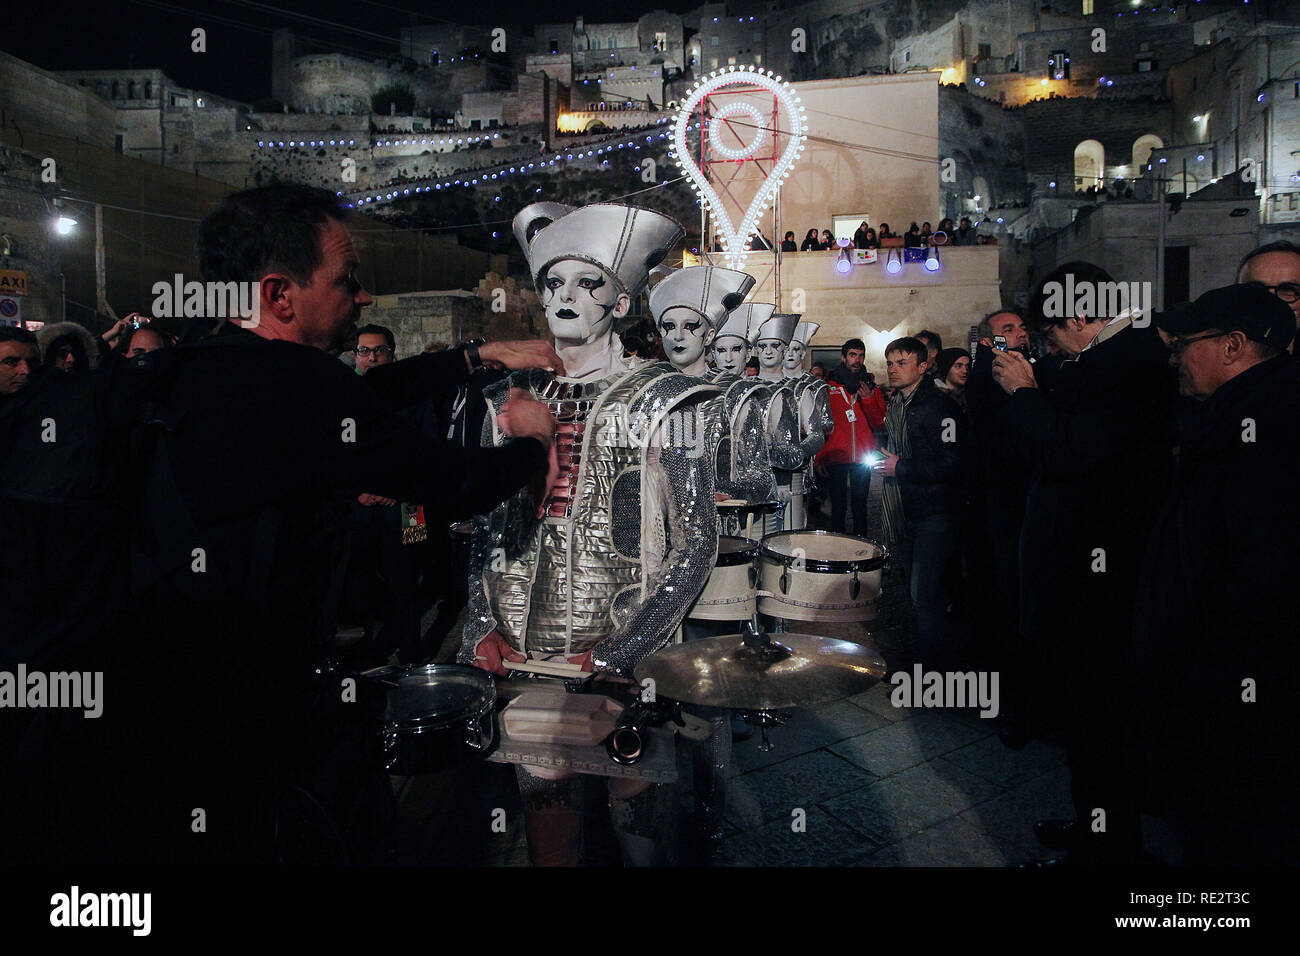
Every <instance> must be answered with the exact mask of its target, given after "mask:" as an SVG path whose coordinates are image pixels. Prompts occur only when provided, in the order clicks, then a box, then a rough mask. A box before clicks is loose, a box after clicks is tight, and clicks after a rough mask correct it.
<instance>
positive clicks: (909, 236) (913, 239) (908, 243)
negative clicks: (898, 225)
mask: <svg viewBox="0 0 1300 956" xmlns="http://www.w3.org/2000/svg"><path fill="white" fill-rule="evenodd" d="M903 245H904V246H905V247H907V248H908V249H915V248H916V247H917V246H921V245H924V243H923V242H921V229H920V227H919V226H918V225H917V224H916V223H915V222H913V223H912V224H911V225H910V226H908V227H907V232H906V234H904V236H903Z"/></svg>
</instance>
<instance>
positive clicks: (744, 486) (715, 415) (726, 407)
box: [704, 370, 776, 501]
mask: <svg viewBox="0 0 1300 956" xmlns="http://www.w3.org/2000/svg"><path fill="white" fill-rule="evenodd" d="M704 379H705V381H708V382H712V383H713V384H714V385H717V386H718V387H719V388H722V389H724V391H723V393H722V394H721V395H720V396H718V397H717V398H712V399H709V401H708V402H706V403H705V405H704V416H705V427H706V429H708V434H709V436H710V442H709V443H710V447H712V448H713V449H714V454H713V460H714V467H715V469H716V481H715V486H716V488H717V490H718V491H721V492H725V493H726V494H728V495H731V497H733V498H739V499H741V500H743V501H775V500H776V478H775V477H774V475H773V473H772V454H771V452H770V451H769V450H768V438H767V408H768V406H769V404H770V403H771V390H770V389H769V388H768V385H769V383H768V382H764V381H763V380H762V379H760V378H757V377H755V376H752V375H732V374H730V373H728V372H724V371H721V370H717V371H713V372H710V373H709V374H708V375H706V376H704Z"/></svg>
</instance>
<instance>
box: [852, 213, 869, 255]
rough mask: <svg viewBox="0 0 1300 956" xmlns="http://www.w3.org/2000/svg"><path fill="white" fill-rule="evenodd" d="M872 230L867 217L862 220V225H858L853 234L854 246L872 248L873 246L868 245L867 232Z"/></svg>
mask: <svg viewBox="0 0 1300 956" xmlns="http://www.w3.org/2000/svg"><path fill="white" fill-rule="evenodd" d="M870 232H871V227H870V226H868V225H867V221H866V220H865V219H864V220H862V225H860V226H858V230H857V232H855V233H854V234H853V248H854V249H870V248H871V247H870V246H868V245H867V234H868V233H870Z"/></svg>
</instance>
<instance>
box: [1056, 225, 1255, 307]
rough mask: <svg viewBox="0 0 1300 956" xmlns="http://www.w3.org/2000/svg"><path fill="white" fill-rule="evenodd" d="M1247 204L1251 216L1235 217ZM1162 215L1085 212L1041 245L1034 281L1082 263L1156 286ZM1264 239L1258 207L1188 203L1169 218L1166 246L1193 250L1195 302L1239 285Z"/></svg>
mask: <svg viewBox="0 0 1300 956" xmlns="http://www.w3.org/2000/svg"><path fill="white" fill-rule="evenodd" d="M1243 205H1244V206H1247V207H1249V209H1250V212H1249V214H1248V215H1245V216H1233V215H1232V211H1233V210H1234V209H1237V208H1241V207H1242V206H1243ZM1157 210H1158V206H1157V204H1156V203H1151V202H1147V203H1141V202H1107V203H1103V204H1101V205H1099V206H1095V207H1091V208H1090V209H1086V210H1083V209H1081V210H1080V211H1079V216H1078V218H1077V219H1076V220H1075V221H1074V223H1073V224H1071V225H1069V226H1067V227H1066V228H1064V229H1062V230H1060V231H1059V232H1057V233H1055V234H1054V235H1051V236H1048V237H1047V238H1046V239H1044V240H1042V241H1041V242H1039V243H1036V244H1035V246H1034V278H1035V279H1037V278H1039V277H1041V276H1043V275H1044V274H1046V273H1047V272H1049V271H1051V270H1052V269H1053V268H1055V267H1056V266H1058V265H1060V264H1061V263H1065V262H1070V261H1073V260H1076V259H1081V260H1084V261H1086V262H1092V263H1095V264H1096V265H1099V266H1101V267H1102V268H1103V269H1105V270H1107V271H1108V272H1109V273H1110V274H1111V275H1112V276H1114V277H1115V279H1116V280H1118V281H1121V282H1151V283H1153V284H1154V283H1155V282H1156V280H1157V273H1156V235H1157V230H1158V222H1157V219H1156V216H1157V214H1158V212H1157ZM1258 235H1259V222H1258V218H1257V216H1256V214H1255V207H1254V204H1253V203H1251V202H1247V203H1242V202H1241V201H1239V200H1232V199H1229V200H1209V201H1205V200H1188V201H1186V202H1184V203H1182V205H1181V207H1180V209H1179V211H1178V212H1177V213H1170V214H1169V220H1168V222H1167V224H1166V226H1165V245H1166V247H1172V246H1186V247H1189V249H1190V251H1189V253H1188V256H1189V273H1190V283H1191V290H1190V296H1191V298H1193V299H1195V298H1196V297H1197V296H1199V295H1200V294H1201V293H1203V292H1207V291H1209V290H1210V289H1217V288H1219V287H1220V286H1225V285H1231V284H1232V283H1233V282H1235V281H1236V272H1237V264H1238V263H1239V262H1240V261H1241V258H1242V256H1244V255H1245V254H1246V253H1247V252H1249V251H1250V250H1251V249H1253V248H1254V247H1255V245H1256V243H1257V237H1258ZM1173 304H1174V303H1173V302H1166V303H1165V305H1166V306H1169V305H1173Z"/></svg>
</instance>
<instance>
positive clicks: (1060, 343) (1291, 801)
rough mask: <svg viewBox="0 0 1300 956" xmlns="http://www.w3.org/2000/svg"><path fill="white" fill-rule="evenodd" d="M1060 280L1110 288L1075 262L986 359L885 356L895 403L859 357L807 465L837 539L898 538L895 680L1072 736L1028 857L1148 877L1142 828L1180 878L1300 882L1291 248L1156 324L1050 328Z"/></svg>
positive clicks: (1034, 732)
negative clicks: (935, 679)
mask: <svg viewBox="0 0 1300 956" xmlns="http://www.w3.org/2000/svg"><path fill="white" fill-rule="evenodd" d="M941 225H944V223H941ZM963 225H965V223H963ZM882 229H883V226H882ZM914 229H916V232H917V234H918V235H919V234H921V233H922V232H923V228H921V229H917V228H916V224H915V223H914V224H912V228H909V233H911V232H913V230H914ZM959 229H960V227H959ZM1067 276H1068V277H1069V280H1068V281H1071V282H1073V283H1076V287H1078V286H1080V285H1082V284H1089V283H1091V284H1099V283H1106V282H1111V281H1113V280H1112V277H1111V276H1110V275H1108V274H1107V273H1106V272H1105V271H1104V270H1102V269H1100V268H1098V267H1096V266H1094V265H1091V264H1089V263H1084V262H1072V263H1067V264H1065V265H1063V266H1061V267H1059V268H1058V269H1057V270H1055V271H1053V272H1052V273H1050V274H1049V275H1047V276H1045V277H1044V278H1043V280H1042V282H1040V283H1039V285H1038V287H1037V288H1036V289H1035V290H1034V291H1033V293H1032V295H1031V297H1030V301H1029V306H1028V308H1027V310H1026V311H1025V312H1024V313H1023V314H1022V313H1021V312H1019V311H1017V310H1014V309H1005V310H999V311H996V312H994V313H992V314H990V315H987V316H985V317H984V318H983V319H982V320H981V321H980V322H979V325H978V331H977V332H976V333H975V334H974V338H975V340H976V341H975V344H974V347H973V354H972V351H968V350H967V349H966V348H946V349H945V348H943V343H942V341H941V340H940V337H939V336H938V335H937V334H935V333H934V332H930V331H922V332H918V333H917V334H916V335H914V336H908V337H903V338H899V339H895V340H894V341H892V342H890V343H889V344H888V345H887V346H886V347H885V350H884V354H883V355H882V356H876V357H875V358H876V359H877V360H879V359H880V358H883V359H884V363H885V367H886V369H887V370H888V377H889V381H888V385H877V384H876V383H875V382H874V381H873V380H872V379H871V376H870V375H869V374H868V373H865V372H864V371H863V355H864V346H863V343H862V340H860V339H856V338H855V339H849V340H848V341H847V342H845V343H844V345H843V348H842V352H841V355H842V362H841V364H840V365H839V366H837V367H836V368H834V369H833V370H831V371H830V373H829V375H828V376H827V381H828V382H829V383H830V404H831V410H832V416H833V418H834V421H835V427H834V429H833V430H832V432H831V435H830V437H829V438H828V440H827V443H826V447H825V449H824V450H823V452H822V453H821V454H820V455H819V456H818V459H817V461H818V472H819V474H820V475H821V477H822V481H823V483H824V484H826V485H828V486H829V488H828V491H829V497H830V503H831V515H830V528H831V530H834V531H841V532H843V531H850V532H852V533H853V534H856V535H860V536H863V537H868V538H871V539H873V540H879V541H881V542H883V543H884V544H885V545H886V546H887V547H888V548H889V550H890V553H891V556H892V557H891V564H892V566H893V567H894V568H896V569H897V573H898V574H899V575H900V583H901V584H902V585H903V586H905V587H906V588H907V589H908V594H909V596H910V598H911V602H912V605H913V609H914V610H915V632H914V643H913V645H912V652H911V657H910V658H909V659H906V660H898V661H894V660H891V662H890V663H891V667H897V668H898V669H900V670H906V669H907V668H908V666H909V665H910V664H911V663H912V661H913V660H914V661H916V662H922V663H923V664H924V666H925V667H926V668H932V669H936V670H944V669H962V668H967V667H977V668H981V669H988V670H991V671H994V672H997V673H998V674H1000V676H1001V695H1002V701H1001V714H1002V716H1001V720H1002V731H1001V734H1000V736H1001V738H1002V740H1003V742H1004V743H1005V744H1006V745H1007V746H1008V747H1012V748H1014V749H1019V748H1022V747H1024V746H1025V745H1026V743H1027V742H1028V741H1029V740H1031V739H1033V738H1036V737H1049V738H1052V739H1057V740H1060V741H1061V742H1062V743H1063V745H1064V748H1065V752H1066V756H1067V759H1068V763H1069V768H1070V776H1071V793H1072V797H1073V800H1074V805H1075V815H1074V817H1073V819H1064V820H1044V821H1038V822H1037V823H1035V824H1034V825H1033V827H1032V830H1033V832H1034V833H1035V835H1036V836H1037V837H1038V839H1039V840H1040V842H1041V843H1042V844H1043V845H1044V847H1046V848H1048V849H1051V850H1058V851H1063V853H1062V855H1060V856H1056V857H1052V858H1050V859H1048V860H1046V861H1041V862H1040V863H1038V864H1035V865H1047V866H1057V865H1134V864H1142V863H1150V862H1152V857H1151V856H1150V855H1149V847H1148V846H1147V844H1149V842H1150V841H1147V842H1146V843H1144V837H1146V836H1147V835H1149V834H1148V831H1147V830H1146V829H1145V828H1146V826H1147V824H1146V823H1145V822H1144V816H1143V815H1144V814H1145V815H1146V816H1147V817H1149V818H1152V819H1154V818H1162V819H1163V824H1162V826H1161V827H1159V828H1157V829H1156V831H1155V832H1156V833H1157V834H1161V835H1160V836H1159V837H1158V839H1162V840H1165V841H1166V842H1165V844H1164V845H1163V848H1162V852H1164V853H1168V854H1170V855H1169V856H1167V857H1161V859H1165V860H1166V861H1168V860H1170V859H1172V860H1173V861H1175V862H1184V863H1201V864H1208V863H1219V864H1222V863H1244V862H1256V863H1259V862H1272V863H1281V862H1290V863H1292V864H1294V863H1295V862H1297V860H1298V859H1300V840H1298V839H1297V831H1296V828H1295V827H1294V820H1295V819H1296V817H1297V783H1300V781H1297V774H1296V770H1297V766H1296V760H1295V758H1294V753H1293V752H1292V750H1293V748H1292V746H1291V744H1290V743H1289V742H1288V741H1289V739H1290V738H1289V731H1288V730H1287V729H1286V728H1287V727H1288V726H1289V717H1288V715H1287V710H1288V709H1289V707H1290V701H1292V700H1293V699H1294V695H1295V693H1296V692H1297V690H1298V689H1300V688H1297V686H1296V681H1297V673H1300V668H1297V657H1296V643H1295V640H1294V638H1295V634H1296V633H1297V623H1298V622H1297V617H1298V616H1297V613H1296V612H1295V610H1294V606H1293V604H1292V602H1290V601H1289V599H1288V598H1287V597H1286V595H1287V593H1288V590H1289V586H1290V583H1291V582H1293V581H1294V580H1295V577H1296V575H1297V574H1298V573H1300V553H1297V550H1296V548H1295V545H1294V540H1295V534H1296V532H1297V530H1300V513H1298V512H1297V500H1298V499H1297V497H1296V495H1295V494H1294V488H1293V487H1292V483H1293V481H1294V475H1295V474H1296V472H1297V469H1300V366H1297V362H1296V359H1295V358H1294V356H1293V355H1292V354H1288V353H1289V352H1290V351H1291V350H1292V349H1294V345H1293V339H1294V336H1295V333H1296V326H1297V322H1298V321H1300V248H1298V247H1296V246H1294V245H1291V244H1290V243H1285V242H1279V243H1272V244H1269V245H1267V246H1263V247H1261V248H1260V249H1258V250H1256V251H1255V252H1253V253H1251V254H1250V255H1249V256H1247V258H1246V259H1245V261H1243V263H1242V264H1241V267H1240V271H1239V274H1238V282H1239V283H1240V284H1237V285H1233V286H1228V287H1225V288H1221V289H1216V290H1213V291H1210V292H1207V293H1205V294H1204V295H1203V296H1201V297H1200V298H1198V299H1197V300H1196V301H1195V302H1192V303H1186V304H1183V305H1180V306H1176V307H1174V308H1172V309H1170V310H1167V311H1165V312H1161V313H1157V314H1155V315H1154V316H1152V315H1143V314H1142V313H1141V312H1140V311H1137V310H1125V311H1123V312H1120V313H1119V314H1106V315H1102V314H1088V315H1082V316H1065V317H1061V316H1059V315H1058V314H1057V313H1056V312H1055V311H1054V310H1052V309H1051V308H1049V307H1048V305H1047V303H1048V293H1047V292H1046V291H1045V289H1048V288H1050V286H1049V284H1050V283H1058V284H1062V283H1065V282H1066V281H1067ZM1265 434H1267V436H1268V437H1267V438H1266V437H1264V435H1265ZM875 475H879V476H880V479H881V481H880V495H879V497H880V509H879V513H880V521H881V524H880V526H879V527H872V526H871V525H870V524H869V523H868V521H869V518H870V516H871V514H873V513H874V512H870V511H869V509H868V507H867V502H868V495H869V491H870V487H871V484H872V482H873V477H874V476H875ZM904 656H907V655H906V654H905V655H904ZM1265 683H1267V684H1268V686H1269V687H1270V688H1271V690H1272V692H1273V693H1275V694H1278V695H1280V696H1279V697H1277V698H1275V699H1274V701H1275V704H1276V706H1274V707H1273V708H1266V707H1264V706H1262V700H1263V698H1262V696H1260V697H1256V696H1255V693H1256V687H1257V685H1258V686H1263V685H1264V684H1265ZM1211 753H1212V754H1213V755H1214V758H1213V759H1214V762H1215V766H1214V768H1213V769H1212V770H1211V769H1208V768H1207V767H1206V764H1205V756H1206V755H1207V754H1211ZM1099 814H1100V816H1099ZM1099 820H1100V821H1101V823H1100V825H1099V823H1098V821H1099ZM1028 823H1029V821H1026V829H1027V830H1028V829H1029V827H1028Z"/></svg>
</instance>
